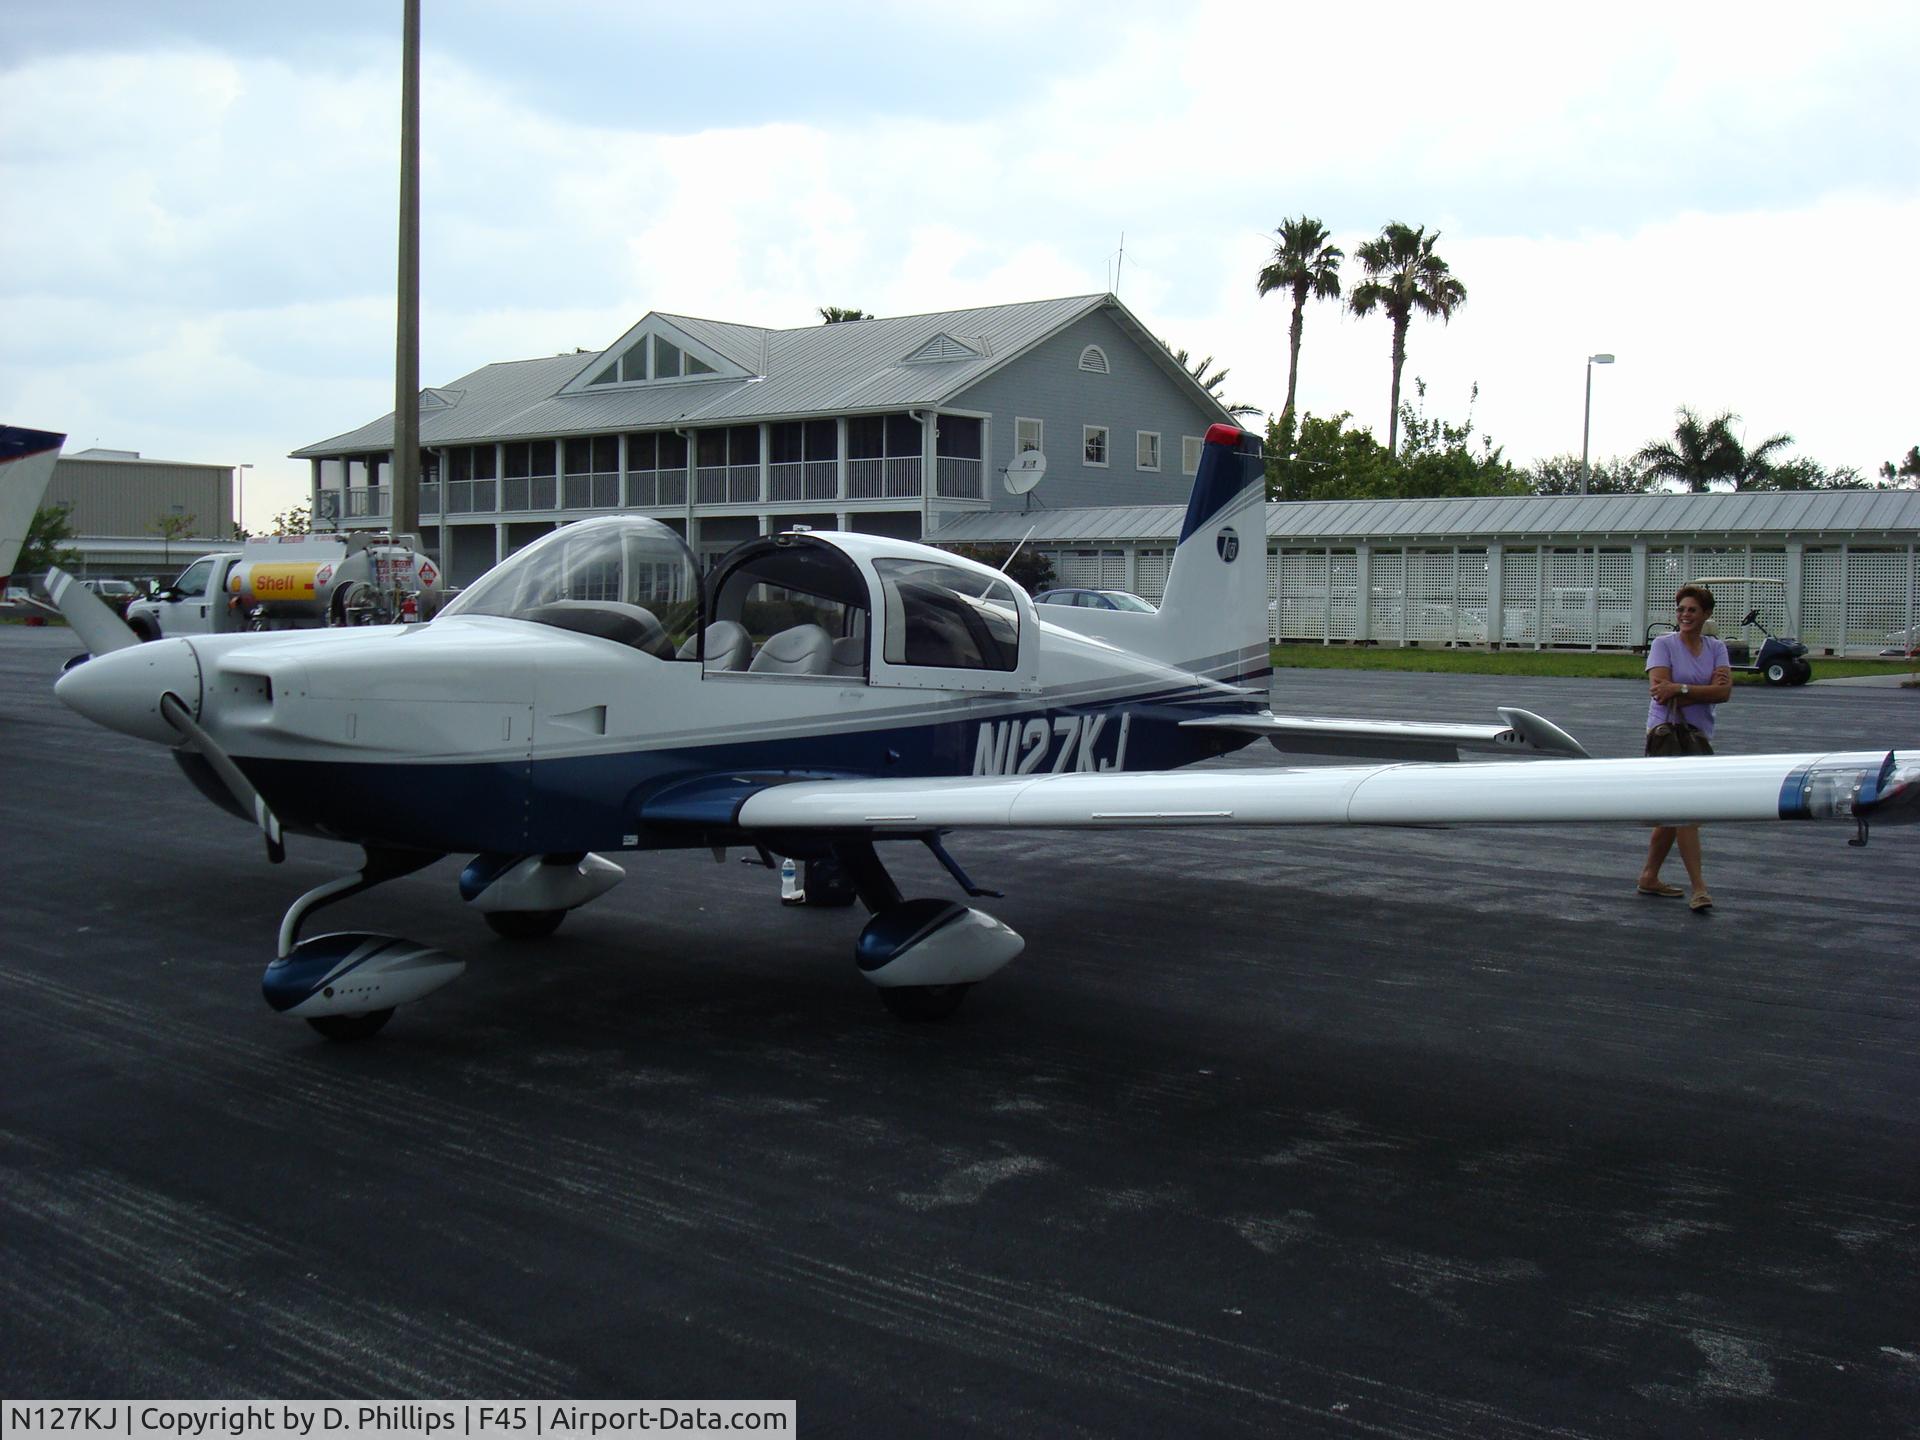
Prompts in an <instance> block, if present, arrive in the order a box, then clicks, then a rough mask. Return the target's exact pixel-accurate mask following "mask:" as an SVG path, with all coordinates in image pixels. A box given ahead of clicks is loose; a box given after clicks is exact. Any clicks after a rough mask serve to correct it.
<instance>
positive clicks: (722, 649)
mask: <svg viewBox="0 0 1920 1440" xmlns="http://www.w3.org/2000/svg"><path fill="white" fill-rule="evenodd" d="M706 640H707V666H706V668H707V669H709V670H744V669H746V668H747V661H748V659H749V658H750V657H751V656H752V654H753V637H752V636H750V635H748V634H747V632H746V630H745V629H744V628H743V627H742V626H739V625H736V624H734V623H733V621H731V620H716V621H714V622H713V624H711V625H709V626H707V635H706ZM698 653H699V651H698V650H697V649H696V648H695V646H694V642H693V637H692V636H688V637H687V639H686V640H685V641H684V642H682V644H681V646H680V650H679V653H678V654H677V655H676V656H675V657H674V658H675V659H678V660H691V659H693V658H694V656H695V655H697V654H698Z"/></svg>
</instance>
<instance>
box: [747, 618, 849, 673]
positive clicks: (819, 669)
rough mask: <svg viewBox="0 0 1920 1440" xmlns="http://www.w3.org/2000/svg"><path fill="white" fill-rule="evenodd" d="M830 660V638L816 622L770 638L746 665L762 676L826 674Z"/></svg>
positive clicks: (831, 648)
mask: <svg viewBox="0 0 1920 1440" xmlns="http://www.w3.org/2000/svg"><path fill="white" fill-rule="evenodd" d="M832 663H833V637H832V636H831V635H829V634H827V632H826V631H825V630H823V629H821V628H820V627H819V626H818V625H796V626H794V627H793V628H792V629H791V630H782V631H781V632H780V633H779V634H778V635H775V636H773V637H771V638H770V639H769V640H768V641H767V643H766V644H764V645H762V646H761V647H760V653H759V654H758V655H756V656H754V657H753V663H752V664H751V665H749V666H748V667H747V668H748V669H749V670H751V671H753V672H754V673H756V674H761V675H825V674H826V673H827V667H828V666H830V665H831V664H832Z"/></svg>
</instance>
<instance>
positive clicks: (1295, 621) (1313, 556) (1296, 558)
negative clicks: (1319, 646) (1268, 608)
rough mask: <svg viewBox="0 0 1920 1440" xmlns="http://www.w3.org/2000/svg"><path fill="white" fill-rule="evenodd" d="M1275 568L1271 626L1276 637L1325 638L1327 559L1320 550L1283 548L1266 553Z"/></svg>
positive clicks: (1289, 638) (1287, 638)
mask: <svg viewBox="0 0 1920 1440" xmlns="http://www.w3.org/2000/svg"><path fill="white" fill-rule="evenodd" d="M1268 564H1269V565H1270V566H1272V567H1274V568H1275V570H1276V571H1277V574H1276V579H1275V591H1274V599H1275V602H1276V603H1275V605H1274V609H1273V612H1272V613H1273V617H1274V623H1273V627H1272V628H1273V630H1274V633H1275V638H1276V639H1286V640H1325V639H1327V638H1328V631H1329V626H1328V624H1327V594H1328V591H1327V585H1328V574H1327V572H1328V569H1329V561H1328V558H1327V553H1326V551H1324V550H1285V551H1282V552H1280V554H1279V555H1277V556H1269V557H1268Z"/></svg>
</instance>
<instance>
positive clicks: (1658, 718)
mask: <svg viewBox="0 0 1920 1440" xmlns="http://www.w3.org/2000/svg"><path fill="white" fill-rule="evenodd" d="M1673 612H1674V629H1673V631H1672V632H1671V633H1669V634H1666V635H1662V636H1660V638H1659V639H1657V640H1655V641H1654V642H1653V646H1652V648H1651V649H1650V650H1648V652H1647V691H1648V693H1649V694H1650V695H1651V696H1652V697H1653V698H1652V699H1651V700H1650V701H1649V702H1648V705H1647V735H1648V745H1649V753H1651V744H1652V735H1653V727H1654V726H1656V725H1661V724H1665V723H1666V722H1667V721H1669V720H1673V719H1676V718H1677V719H1681V720H1685V721H1686V722H1687V723H1688V724H1689V725H1692V726H1694V727H1696V728H1697V729H1699V730H1701V731H1703V732H1704V733H1705V734H1707V735H1708V736H1711V735H1712V734H1713V712H1714V707H1715V706H1716V705H1718V704H1720V702H1721V701H1723V700H1726V699H1729V698H1730V697H1731V696H1732V695H1733V669H1732V667H1731V665H1730V664H1729V663H1728V660H1727V647H1726V646H1725V645H1724V644H1723V643H1721V640H1720V638H1719V636H1717V635H1709V634H1707V633H1706V624H1707V617H1708V616H1709V615H1711V614H1713V592H1712V591H1711V590H1709V589H1707V588H1706V586H1704V585H1682V586H1681V587H1680V589H1679V591H1678V592H1677V593H1676V594H1675V595H1674V597H1673ZM1707 753H1708V754H1712V753H1713V752H1712V747H1711V746H1709V747H1708V750H1707ZM1675 840H1678V841H1679V842H1680V862H1681V863H1682V864H1683V865H1685V866H1686V867H1687V879H1688V880H1689V881H1690V882H1692V885H1693V895H1692V898H1691V899H1689V900H1688V901H1687V904H1688V905H1689V906H1690V907H1691V908H1692V910H1693V912H1694V913H1695V914H1696V915H1698V914H1704V913H1705V912H1706V911H1708V910H1711V909H1712V908H1713V897H1712V896H1711V895H1709V894H1708V893H1707V882H1706V881H1705V880H1703V879H1702V878H1701V875H1700V827H1699V826H1698V825H1680V826H1673V825H1656V826H1654V828H1653V836H1652V838H1651V839H1649V840H1648V841H1647V863H1646V865H1645V866H1643V867H1642V868H1641V871H1640V893H1641V894H1642V895H1673V896H1677V895H1681V894H1684V893H1685V892H1684V891H1682V890H1681V888H1680V887H1679V886H1678V885H1666V884H1662V883H1661V880H1660V866H1661V864H1662V862H1664V861H1665V860H1666V858H1667V852H1668V851H1670V850H1671V849H1673V844H1674V841H1675Z"/></svg>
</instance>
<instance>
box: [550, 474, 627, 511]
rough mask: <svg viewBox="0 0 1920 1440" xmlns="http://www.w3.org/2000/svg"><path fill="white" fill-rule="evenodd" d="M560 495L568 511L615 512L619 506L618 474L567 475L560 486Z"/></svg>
mask: <svg viewBox="0 0 1920 1440" xmlns="http://www.w3.org/2000/svg"><path fill="white" fill-rule="evenodd" d="M561 495H562V497H563V499H564V501H565V504H566V508H567V509H569V510H616V509H618V508H619V506H620V474H619V472H618V471H610V472H609V471H602V472H599V473H596V474H591V475H569V476H567V477H566V479H565V480H564V481H563V482H562V484H561Z"/></svg>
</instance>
